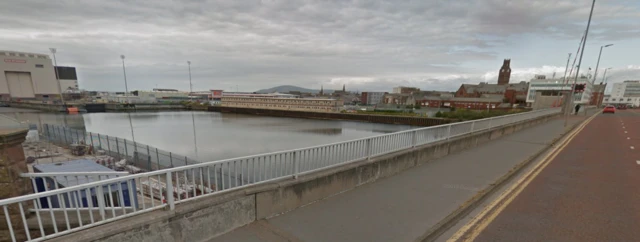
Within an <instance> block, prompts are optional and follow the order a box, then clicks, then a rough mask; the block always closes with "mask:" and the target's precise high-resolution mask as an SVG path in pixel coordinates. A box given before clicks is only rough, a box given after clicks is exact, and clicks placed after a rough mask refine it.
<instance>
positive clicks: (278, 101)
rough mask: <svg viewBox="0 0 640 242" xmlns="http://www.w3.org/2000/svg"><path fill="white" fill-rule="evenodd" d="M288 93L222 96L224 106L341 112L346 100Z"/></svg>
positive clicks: (224, 94)
mask: <svg viewBox="0 0 640 242" xmlns="http://www.w3.org/2000/svg"><path fill="white" fill-rule="evenodd" d="M292 96H293V95H291V96H290V95H287V94H240V93H238V94H226V93H223V95H222V97H221V105H222V106H223V107H234V108H257V109H276V110H292V111H310V112H339V111H341V110H342V109H343V108H344V102H343V101H341V100H335V99H317V98H313V99H312V98H295V97H292Z"/></svg>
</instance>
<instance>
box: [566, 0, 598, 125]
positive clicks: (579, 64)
mask: <svg viewBox="0 0 640 242" xmlns="http://www.w3.org/2000/svg"><path fill="white" fill-rule="evenodd" d="M595 5H596V0H593V2H592V3H591V11H590V12H589V20H588V21H587V30H586V31H585V33H584V42H582V51H580V60H579V61H578V66H577V69H576V79H574V80H573V86H572V87H571V95H570V98H569V102H568V103H569V104H570V105H568V106H567V108H568V109H569V110H567V111H568V112H566V114H565V117H564V126H565V127H567V123H568V122H569V120H568V119H569V114H570V113H571V110H570V108H573V98H574V97H573V96H574V93H575V92H576V82H577V81H578V75H580V66H582V55H583V54H584V47H585V45H587V37H588V36H589V27H590V26H591V17H592V16H593V7H595ZM576 114H577V113H576Z"/></svg>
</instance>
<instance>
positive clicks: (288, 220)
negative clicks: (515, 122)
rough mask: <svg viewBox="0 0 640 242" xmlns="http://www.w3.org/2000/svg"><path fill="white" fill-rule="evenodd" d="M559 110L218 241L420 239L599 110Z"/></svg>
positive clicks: (232, 232) (230, 233)
mask: <svg viewBox="0 0 640 242" xmlns="http://www.w3.org/2000/svg"><path fill="white" fill-rule="evenodd" d="M594 112H595V110H591V111H590V112H589V114H588V115H586V116H585V115H583V114H580V115H578V116H571V117H570V119H569V125H567V127H565V126H564V119H563V118H562V117H557V118H555V119H553V120H550V121H549V122H546V123H542V124H539V125H537V126H533V127H530V128H527V129H523V130H521V131H518V132H515V133H513V134H510V135H506V136H503V137H502V138H500V139H497V140H494V141H491V142H487V143H485V144H481V145H478V146H477V147H474V148H470V149H468V150H464V151H462V152H459V153H455V154H450V155H448V156H445V157H443V158H440V159H437V160H434V161H431V162H429V163H426V164H424V165H421V166H418V167H414V168H413V169H409V170H406V171H404V172H402V173H400V174H397V175H394V176H391V177H387V178H384V179H381V180H379V181H376V182H373V183H369V184H366V185H363V186H360V187H358V188H357V189H354V190H351V191H347V192H344V193H341V194H338V195H335V196H332V197H329V198H326V199H323V200H320V201H318V202H315V203H313V204H310V205H307V206H305V207H302V208H298V209H295V210H293V211H290V212H287V213H285V214H282V215H280V216H275V217H272V218H269V219H263V220H259V221H257V222H254V223H251V224H249V225H247V226H244V227H241V228H238V229H236V230H234V231H231V232H229V233H227V234H224V235H222V236H219V237H216V238H214V239H212V240H211V241H216V242H218V241H254V242H258V241H414V240H422V239H424V238H425V236H426V235H427V234H431V232H433V231H432V229H434V228H437V227H440V226H438V224H439V223H440V222H441V221H443V220H444V219H445V218H447V217H448V216H450V215H451V214H452V213H453V212H455V211H456V210H457V209H458V208H459V207H461V206H463V205H464V204H466V203H468V202H469V201H470V200H471V199H472V198H474V196H477V195H478V194H479V193H480V192H481V191H482V190H483V189H486V188H489V187H491V186H492V185H493V184H494V183H496V181H497V180H499V179H500V178H501V177H503V176H504V175H505V174H507V173H509V171H510V170H512V168H514V167H515V166H517V165H519V164H521V163H523V162H524V161H526V160H529V159H531V157H533V156H535V155H536V154H540V153H542V152H543V150H545V148H547V147H549V146H550V145H551V143H553V142H554V140H556V139H558V138H559V137H561V136H562V135H563V134H564V133H566V132H567V131H568V130H569V129H570V128H571V127H574V126H575V125H577V124H578V123H581V122H582V121H584V120H585V119H586V118H587V117H589V116H590V115H591V114H593V113H594Z"/></svg>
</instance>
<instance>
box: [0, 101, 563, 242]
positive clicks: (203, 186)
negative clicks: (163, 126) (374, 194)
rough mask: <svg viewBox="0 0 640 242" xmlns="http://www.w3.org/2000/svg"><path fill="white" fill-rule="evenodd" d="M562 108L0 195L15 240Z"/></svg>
mask: <svg viewBox="0 0 640 242" xmlns="http://www.w3.org/2000/svg"><path fill="white" fill-rule="evenodd" d="M559 112H560V109H559V108H554V109H546V110H538V111H530V112H525V113H518V114H512V115H505V116H499V117H493V118H488V119H480V120H473V121H467V122H460V123H453V124H446V125H439V126H432V127H426V128H419V129H413V130H407V131H401V132H396V133H391V134H384V135H378V136H373V137H368V138H362V139H356V140H350V141H344V142H338V143H333V144H326V145H319V146H314V147H308V148H301V149H294V150H287V151H279V152H273V153H267V154H259V155H252V156H245V157H240V158H233V159H226V160H220V161H210V162H204V163H200V164H193V165H186V166H181V167H174V168H169V169H164V170H157V171H151V172H146V173H139V174H133V175H127V176H121V177H116V178H110V179H107V180H102V181H93V182H89V183H85V184H80V185H75V186H70V187H64V188H59V189H54V190H48V191H45V192H40V193H35V194H30V195H24V196H20V197H14V198H9V199H4V200H0V207H2V209H3V211H4V217H5V219H6V223H7V225H8V229H9V230H10V232H11V238H12V239H13V240H14V241H15V240H16V235H21V236H23V237H24V238H25V239H26V240H36V241H37V240H44V239H48V238H53V237H56V236H60V235H64V234H68V233H72V232H74V231H78V230H82V229H85V228H89V227H93V226H97V225H100V224H104V223H107V222H111V221H115V220H118V219H123V218H126V217H130V216H134V215H136V214H141V213H145V212H149V211H153V210H157V209H161V208H167V209H170V210H173V209H174V208H175V206H176V205H177V204H180V203H182V202H185V201H189V200H192V199H195V198H198V197H203V196H212V195H216V194H218V193H220V192H223V191H231V190H237V189H242V188H244V187H246V186H249V185H255V184H260V183H265V182H270V181H275V180H280V179H291V178H296V177H297V176H299V175H302V174H307V173H310V172H315V171H319V170H322V169H328V168H331V167H335V166H340V165H344V164H347V163H351V162H355V161H359V160H364V159H370V158H371V157H374V156H379V155H383V154H388V153H391V152H395V151H399V150H403V149H409V148H413V147H415V146H419V145H424V144H428V143H433V142H437V141H443V140H447V139H450V138H452V137H456V136H461V135H465V134H469V133H472V132H477V131H481V130H486V129H490V128H494V127H498V126H502V125H506V124H512V123H517V122H520V121H524V120H529V119H533V118H538V117H542V116H546V115H550V114H555V113H559ZM45 200H46V202H47V204H49V206H48V208H47V209H44V207H43V206H42V203H43V202H45ZM49 200H51V201H49ZM55 201H57V202H55ZM25 207H33V210H34V211H35V215H32V216H26V215H25V212H24V211H25V210H24V208H25ZM9 211H11V212H12V213H9ZM94 212H95V214H94ZM69 216H76V217H77V220H78V221H79V222H78V223H69ZM61 217H64V221H65V222H66V224H65V225H66V226H60V227H58V226H57V225H56V223H55V222H54V223H52V224H53V225H52V226H53V232H48V233H45V232H47V231H48V230H47V231H45V228H44V227H43V222H42V221H43V220H52V221H55V220H56V218H58V219H60V218H61ZM87 217H88V218H87ZM28 220H36V221H37V224H38V227H35V228H32V227H33V226H32V227H29V224H36V222H35V221H31V223H28ZM31 230H34V231H36V232H39V233H33V235H34V236H33V237H32V234H31V233H30V232H29V231H31ZM35 235H37V237H36V236H35Z"/></svg>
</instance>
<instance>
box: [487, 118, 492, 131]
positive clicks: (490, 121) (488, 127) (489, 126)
mask: <svg viewBox="0 0 640 242" xmlns="http://www.w3.org/2000/svg"><path fill="white" fill-rule="evenodd" d="M492 124H493V117H491V118H489V125H488V126H487V129H490V128H493V127H492V126H491V125H492Z"/></svg>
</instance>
